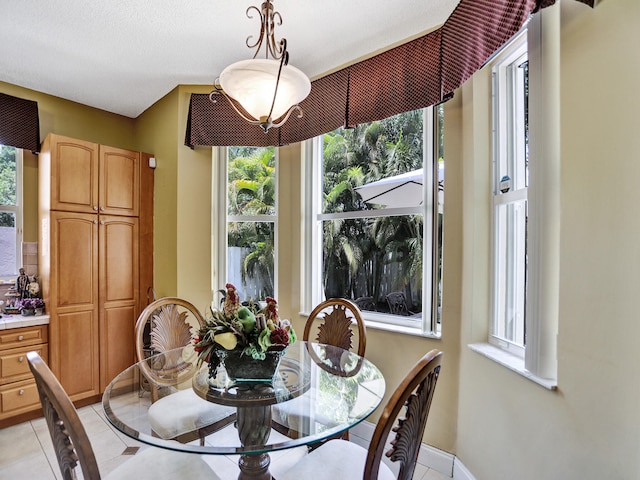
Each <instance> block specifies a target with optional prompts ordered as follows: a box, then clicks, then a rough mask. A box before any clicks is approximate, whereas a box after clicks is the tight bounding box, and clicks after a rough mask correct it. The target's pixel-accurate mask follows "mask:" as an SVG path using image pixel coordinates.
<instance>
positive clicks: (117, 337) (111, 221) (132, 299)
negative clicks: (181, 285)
mask: <svg viewBox="0 0 640 480" xmlns="http://www.w3.org/2000/svg"><path fill="white" fill-rule="evenodd" d="M99 232H100V242H99V249H100V299H99V302H100V372H101V375H100V383H101V388H102V389H103V390H104V388H106V386H107V385H108V383H109V382H110V381H111V380H112V379H113V378H114V377H115V376H116V375H117V374H118V373H120V372H122V370H124V369H125V368H127V367H129V366H131V364H132V363H133V361H134V358H135V348H134V343H133V342H134V329H135V323H136V320H137V318H138V289H139V282H138V271H139V269H138V248H139V245H138V219H137V218H135V217H117V216H105V215H101V216H100V225H99Z"/></svg>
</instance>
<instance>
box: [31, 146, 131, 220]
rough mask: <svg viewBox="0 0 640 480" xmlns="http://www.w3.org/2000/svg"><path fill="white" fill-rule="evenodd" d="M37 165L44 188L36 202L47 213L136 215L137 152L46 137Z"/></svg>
mask: <svg viewBox="0 0 640 480" xmlns="http://www.w3.org/2000/svg"><path fill="white" fill-rule="evenodd" d="M41 165H42V166H44V167H45V168H46V169H47V170H49V171H48V172H45V173H46V177H47V179H48V185H46V186H45V188H44V189H43V190H44V192H42V193H44V194H45V195H44V196H43V197H42V198H41V199H40V200H41V202H42V203H43V207H44V208H46V209H48V210H62V211H66V212H79V213H102V214H107V215H126V216H134V217H135V216H138V213H139V209H140V153H139V152H132V151H130V150H124V149H121V148H116V147H109V146H106V145H98V144H97V143H91V142H85V141H82V140H76V139H74V138H69V137H63V136H61V135H53V134H50V135H48V136H47V138H46V139H45V141H44V142H43V144H42V153H41Z"/></svg>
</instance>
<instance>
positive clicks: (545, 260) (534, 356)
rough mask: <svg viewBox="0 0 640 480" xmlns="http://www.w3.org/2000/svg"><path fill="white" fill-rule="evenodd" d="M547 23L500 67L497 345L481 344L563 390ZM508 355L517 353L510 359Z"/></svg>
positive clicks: (509, 49) (496, 89)
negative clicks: (559, 378)
mask: <svg viewBox="0 0 640 480" xmlns="http://www.w3.org/2000/svg"><path fill="white" fill-rule="evenodd" d="M556 15H557V13H556ZM543 17H544V16H541V15H534V16H533V17H532V18H531V20H530V21H529V23H528V25H527V28H526V30H524V31H523V32H521V33H520V34H519V35H517V36H516V37H515V38H514V40H513V41H512V42H510V43H509V44H508V45H507V46H506V47H505V48H504V49H503V50H502V51H501V52H499V53H498V54H497V55H496V56H495V58H494V59H493V61H492V62H491V64H490V68H492V70H491V71H492V77H493V94H492V95H493V108H492V111H493V125H492V126H493V166H494V170H493V173H494V175H493V223H492V225H493V228H492V231H493V262H492V263H493V274H492V277H493V281H492V293H493V295H492V297H493V302H492V304H493V308H492V311H493V314H492V319H491V325H490V335H489V343H491V344H493V346H492V347H491V346H490V347H489V348H485V347H484V346H483V345H481V344H480V345H475V346H474V345H472V348H474V349H475V350H476V351H479V352H481V353H485V354H487V355H488V356H490V357H491V358H494V359H495V360H496V361H498V362H499V363H502V364H503V365H505V366H507V367H508V368H511V369H512V370H514V371H516V372H518V373H521V374H522V375H524V376H525V377H527V378H529V379H531V380H533V381H535V382H537V383H539V384H540V385H543V386H544V387H546V388H550V389H555V388H556V385H557V382H556V378H557V343H556V338H557V333H558V308H559V298H558V291H559V251H560V192H559V182H558V179H559V177H560V142H559V136H558V133H557V132H558V131H559V129H560V114H559V106H558V98H559V83H560V82H559V72H560V60H559V58H560V57H559V46H558V44H557V38H558V35H559V33H558V28H559V22H558V21H552V20H549V21H548V22H546V23H545V26H544V28H543V20H542V18H543ZM550 18H552V17H550ZM555 20H557V18H556V19H555ZM543 40H544V41H543ZM543 44H544V55H543V54H542V53H543ZM492 348H494V349H497V352H493V351H492V350H491V349H492ZM505 351H506V352H507V353H509V355H504V352H505Z"/></svg>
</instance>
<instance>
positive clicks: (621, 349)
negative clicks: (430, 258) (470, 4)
mask: <svg viewBox="0 0 640 480" xmlns="http://www.w3.org/2000/svg"><path fill="white" fill-rule="evenodd" d="M554 8H559V7H554ZM639 44H640V3H639V2H637V0H617V1H611V0H608V1H603V2H600V4H599V5H598V6H597V7H596V8H595V9H593V10H591V9H589V8H587V7H585V6H584V5H581V4H578V3H577V2H573V1H571V2H563V3H562V9H561V52H560V55H561V56H560V60H561V66H560V85H561V90H560V99H561V100H560V118H561V129H560V144H561V179H560V182H561V183H560V184H561V245H560V248H561V252H560V258H561V259H560V296H559V297H560V306H559V332H558V391H557V392H551V391H549V390H546V389H544V388H542V387H540V386H538V385H536V384H534V383H532V382H530V381H528V380H526V379H524V378H522V377H520V376H519V375H516V374H514V373H511V372H510V371H508V370H506V369H505V368H503V367H500V366H498V365H497V364H495V363H494V362H492V361H490V360H488V359H486V358H484V357H481V356H479V355H478V354H476V353H473V352H471V351H470V350H469V349H468V348H467V347H466V344H468V343H470V342H473V341H478V340H479V339H481V338H482V337H483V336H484V335H485V333H486V332H484V331H483V329H484V328H485V327H484V326H485V325H486V324H487V321H486V319H487V316H488V315H487V311H488V308H487V307H488V305H487V302H486V293H487V289H486V284H487V278H488V276H487V262H486V260H485V258H488V245H489V240H488V230H487V228H486V226H487V220H488V211H487V209H488V206H487V193H488V192H487V188H486V185H487V180H488V178H489V177H488V175H489V174H490V170H488V169H489V168H490V161H489V157H488V151H487V148H486V145H485V142H484V141H483V140H482V139H483V138H487V129H488V125H490V124H489V123H488V118H487V107H486V101H485V95H486V93H487V82H488V78H487V76H486V74H483V73H482V72H481V73H478V74H476V75H475V76H474V77H473V79H472V81H470V82H468V83H467V85H465V86H464V87H463V88H462V89H461V91H460V92H459V95H458V97H461V98H458V99H457V103H455V104H451V105H448V106H447V108H448V109H453V110H455V111H456V112H459V113H460V114H461V116H462V118H463V120H462V121H463V130H462V132H461V133H462V135H463V137H462V139H461V140H462V142H463V145H464V147H463V149H464V151H463V156H462V163H463V166H464V173H463V176H462V179H461V180H462V184H463V185H464V188H463V190H462V199H463V200H462V202H463V209H464V220H463V223H462V231H461V232H460V233H461V234H462V235H463V237H464V247H463V269H462V275H463V277H462V278H463V282H462V283H463V300H462V306H461V311H462V318H461V320H460V321H461V324H462V331H463V334H462V338H461V352H460V353H461V355H460V372H461V373H460V379H459V381H460V401H459V411H458V420H457V422H458V435H457V442H456V443H457V446H456V449H455V450H456V453H457V455H458V456H459V457H460V459H461V460H462V462H463V463H464V464H465V465H466V467H467V468H468V469H469V470H470V471H471V472H473V474H474V475H475V476H476V478H478V480H485V479H486V480H499V479H505V480H512V479H518V480H529V479H530V480H533V479H541V478H542V479H556V478H557V479H560V478H562V479H600V478H607V479H636V478H640V456H639V455H638V454H639V453H640V413H639V410H638V398H640V353H639V351H640V350H639V349H638V347H637V339H638V338H640V322H639V321H638V313H637V311H638V309H637V305H636V302H635V301H634V299H635V298H637V295H638V287H639V286H640V268H639V265H640V248H639V247H638V238H639V237H640V217H639V216H638V215H637V214H636V213H635V212H636V210H637V208H636V205H638V204H639V203H640V188H638V180H639V179H640V161H639V160H640V159H639V158H638V156H639V152H640V136H639V135H638V132H637V130H638V120H637V118H638V111H639V109H640V95H639V94H638V85H640V63H639V62H638V53H637V46H638V45H639ZM448 114H449V111H447V115H448ZM446 118H449V117H448V116H447V117H446ZM448 140H449V139H448ZM448 146H449V143H447V147H448ZM448 154H449V152H448V151H447V161H449V160H451V158H450V156H449V155H448ZM532 161H535V159H533V160H532ZM449 173H450V172H449V170H447V184H448V185H449V183H450V181H451V177H450V175H449ZM448 200H449V198H448V197H447V201H448ZM445 269H447V265H446V264H445ZM446 271H448V270H446ZM451 320H453V321H457V320H455V319H451V318H444V319H443V321H445V322H448V321H451ZM439 393H440V392H437V394H439Z"/></svg>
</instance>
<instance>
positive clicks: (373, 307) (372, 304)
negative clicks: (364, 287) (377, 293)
mask: <svg viewBox="0 0 640 480" xmlns="http://www.w3.org/2000/svg"><path fill="white" fill-rule="evenodd" d="M353 303H355V304H356V305H357V306H358V308H359V309H360V310H367V311H369V312H377V311H378V305H377V304H376V301H375V299H374V298H373V297H358V298H356V299H355V300H354V301H353Z"/></svg>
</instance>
